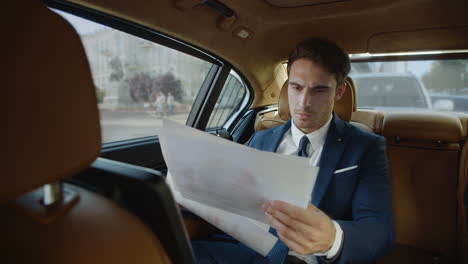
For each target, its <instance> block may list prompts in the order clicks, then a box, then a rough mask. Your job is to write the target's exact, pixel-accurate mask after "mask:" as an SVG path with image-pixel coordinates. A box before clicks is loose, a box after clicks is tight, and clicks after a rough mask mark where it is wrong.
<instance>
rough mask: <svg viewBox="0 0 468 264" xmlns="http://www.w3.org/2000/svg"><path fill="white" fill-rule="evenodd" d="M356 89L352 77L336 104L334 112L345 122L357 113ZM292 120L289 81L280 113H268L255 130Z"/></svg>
mask: <svg viewBox="0 0 468 264" xmlns="http://www.w3.org/2000/svg"><path fill="white" fill-rule="evenodd" d="M356 108H357V103H356V88H355V86H354V82H353V80H352V79H351V78H350V77H347V78H346V90H345V92H344V94H343V96H342V97H341V99H340V100H338V101H337V102H335V107H334V109H333V111H335V113H336V114H337V115H338V116H339V117H340V118H341V119H342V120H344V121H347V122H349V121H351V115H352V113H353V112H355V111H356ZM290 118H291V114H290V112H289V103H288V81H287V80H286V82H284V84H283V87H282V89H281V92H280V95H279V100H278V111H277V112H273V113H271V112H270V113H266V114H264V115H263V117H262V119H261V120H259V121H258V122H257V124H256V125H255V130H256V131H258V130H263V129H268V128H272V127H275V126H278V125H281V124H284V123H285V122H286V121H288V120H289V119H290ZM352 123H353V124H354V125H356V126H358V127H360V128H362V129H365V130H370V129H369V128H368V127H367V126H365V125H363V124H359V123H354V122H352Z"/></svg>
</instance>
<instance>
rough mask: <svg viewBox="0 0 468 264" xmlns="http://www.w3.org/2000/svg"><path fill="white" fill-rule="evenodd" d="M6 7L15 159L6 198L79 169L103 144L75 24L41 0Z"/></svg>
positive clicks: (2, 194)
mask: <svg viewBox="0 0 468 264" xmlns="http://www.w3.org/2000/svg"><path fill="white" fill-rule="evenodd" d="M6 5H7V6H5V7H4V9H3V10H5V11H4V15H6V16H7V21H9V22H8V24H9V26H8V28H7V30H8V31H7V32H8V38H7V39H5V42H6V45H7V47H6V49H5V50H4V51H3V52H4V56H6V62H4V63H5V65H7V69H8V72H7V73H6V74H5V76H6V78H7V86H6V87H4V90H5V91H6V92H7V96H6V98H8V100H5V102H6V103H7V109H8V114H7V115H6V116H7V124H8V126H7V134H8V136H7V138H8V140H7V141H6V143H7V150H8V155H7V157H8V162H7V174H2V176H1V177H2V178H1V179H2V184H1V185H0V200H1V201H3V200H5V199H8V198H14V197H16V196H17V195H18V194H21V193H24V192H26V191H30V190H33V189H34V188H36V187H39V186H41V185H43V184H45V183H50V182H54V181H57V180H58V179H61V178H64V177H65V176H68V175H70V174H73V173H75V172H77V171H79V170H80V169H82V168H84V167H86V166H87V165H88V164H90V163H91V162H92V161H93V160H94V159H96V157H97V156H98V155H99V151H100V144H101V138H100V137H101V135H100V133H101V132H100V128H99V114H98V109H97V102H96V96H95V93H96V91H95V88H94V85H93V81H92V79H91V73H90V70H89V66H88V61H87V60H86V56H85V54H84V50H83V47H82V45H81V41H80V39H79V37H78V35H77V34H76V33H75V31H74V29H73V28H72V27H71V26H70V25H68V23H66V21H65V20H64V19H62V18H61V17H60V16H58V15H56V14H54V13H53V12H51V11H49V10H47V9H46V8H45V7H44V6H43V4H41V2H40V1H34V0H29V1H19V2H18V3H17V1H11V2H8V3H6ZM6 10H8V11H6ZM39 21H40V23H39ZM47 33H48V34H47ZM70 50H74V51H77V52H70ZM85 106H86V107H85ZM47 139H50V140H47Z"/></svg>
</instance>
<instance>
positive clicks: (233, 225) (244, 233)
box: [166, 173, 278, 256]
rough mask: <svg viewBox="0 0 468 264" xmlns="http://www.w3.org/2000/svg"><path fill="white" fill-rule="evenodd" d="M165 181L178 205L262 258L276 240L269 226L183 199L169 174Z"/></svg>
mask: <svg viewBox="0 0 468 264" xmlns="http://www.w3.org/2000/svg"><path fill="white" fill-rule="evenodd" d="M166 181H167V183H168V185H169V187H170V188H171V191H172V193H173V195H174V198H175V199H176V201H177V202H178V203H179V204H180V205H182V206H184V207H185V208H186V209H188V210H190V211H191V212H193V213H195V214H197V215H198V216H200V217H201V218H203V219H204V220H205V221H207V222H208V223H210V224H212V225H214V226H216V227H217V228H219V229H221V230H223V231H224V232H225V233H227V234H229V235H230V236H232V237H233V238H235V239H237V240H238V241H240V242H242V243H243V244H244V245H246V246H248V247H250V248H251V249H253V250H255V251H256V252H258V253H259V254H261V255H262V256H266V255H267V254H268V252H270V250H271V249H272V248H273V246H274V245H275V243H276V241H277V240H278V238H277V237H276V236H274V235H273V234H271V233H269V232H268V230H269V226H268V225H266V224H263V223H260V222H257V221H254V220H252V219H249V218H246V217H243V216H240V215H237V214H233V213H230V212H227V211H224V210H221V209H217V208H214V207H210V206H207V205H204V204H202V203H198V202H195V201H192V200H189V199H185V198H184V197H183V196H182V195H181V194H180V192H178V191H177V190H176V189H175V187H174V185H173V183H172V177H171V175H170V173H168V174H167V178H166Z"/></svg>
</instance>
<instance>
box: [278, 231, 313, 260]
mask: <svg viewBox="0 0 468 264" xmlns="http://www.w3.org/2000/svg"><path fill="white" fill-rule="evenodd" d="M278 236H279V238H280V239H281V241H283V243H284V244H286V246H288V248H289V249H290V250H292V251H295V252H296V253H299V254H302V255H305V254H308V252H307V251H306V249H305V248H304V247H303V246H301V245H300V244H298V243H296V242H295V241H293V240H291V239H289V238H287V237H284V236H282V235H279V234H278Z"/></svg>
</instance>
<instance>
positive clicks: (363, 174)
mask: <svg viewBox="0 0 468 264" xmlns="http://www.w3.org/2000/svg"><path fill="white" fill-rule="evenodd" d="M287 69H288V75H289V80H288V87H287V89H288V103H289V111H290V114H291V120H289V121H288V122H287V123H285V124H283V125H281V126H278V127H275V128H272V129H268V130H264V131H260V132H257V133H255V134H254V135H253V136H252V137H251V139H250V140H249V143H248V145H249V146H250V147H252V148H256V149H259V150H264V151H270V152H277V153H281V154H286V155H298V156H303V157H306V158H309V159H310V162H311V164H315V165H318V166H319V167H320V169H319V173H318V176H317V179H316V182H315V186H314V188H313V190H311V191H312V195H311V202H310V204H309V206H308V207H307V208H306V209H303V208H299V207H296V206H294V205H291V204H288V203H285V202H282V201H272V202H268V203H265V204H264V205H263V209H264V211H265V214H266V216H267V217H268V219H269V222H270V225H271V227H272V230H271V231H272V232H273V233H274V234H275V235H277V236H278V237H279V240H278V242H277V243H276V245H275V246H274V248H273V249H272V250H271V252H270V253H269V254H268V256H267V257H262V256H260V255H258V254H256V253H255V252H253V251H252V250H250V249H248V248H247V247H245V246H244V245H242V244H241V243H236V242H232V241H231V243H229V242H216V243H214V242H211V243H210V242H207V241H197V242H194V243H193V244H192V245H193V248H194V252H195V255H196V258H197V261H198V262H199V263H270V264H276V263H278V264H279V263H307V264H309V263H322V262H334V263H340V264H341V263H371V262H373V261H374V260H375V259H377V258H378V257H380V256H382V255H384V254H385V253H386V252H387V251H388V250H389V249H390V248H391V247H392V245H393V243H394V239H395V233H394V224H393V215H392V205H391V186H390V180H389V176H388V165H387V157H386V153H385V140H384V138H382V137H381V136H378V135H375V134H372V133H369V132H366V131H363V130H360V129H358V128H356V127H354V126H353V125H351V124H349V123H347V122H344V121H342V120H340V118H339V117H338V116H336V115H335V114H334V113H333V107H334V103H335V102H336V101H337V100H339V99H340V98H341V96H342V95H343V93H344V91H345V89H346V86H345V81H344V80H345V78H346V76H347V74H348V73H349V71H350V62H349V58H348V56H347V54H346V53H344V52H343V51H342V50H341V49H340V48H339V47H338V46H336V45H335V44H334V43H331V42H329V41H327V40H323V39H308V40H305V41H303V42H301V43H299V44H298V45H297V46H296V48H295V49H294V50H293V51H292V52H291V54H290V56H289V59H288V67H287Z"/></svg>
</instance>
